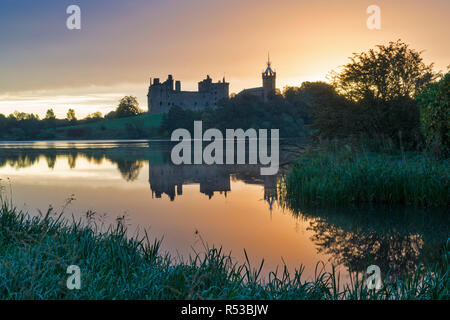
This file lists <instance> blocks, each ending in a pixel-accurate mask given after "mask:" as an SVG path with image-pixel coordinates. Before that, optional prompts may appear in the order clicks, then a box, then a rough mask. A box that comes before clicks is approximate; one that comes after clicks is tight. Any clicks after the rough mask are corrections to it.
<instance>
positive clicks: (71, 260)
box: [0, 204, 449, 299]
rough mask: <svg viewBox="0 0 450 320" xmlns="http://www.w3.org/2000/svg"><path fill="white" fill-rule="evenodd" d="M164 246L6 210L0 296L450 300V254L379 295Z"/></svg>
mask: <svg viewBox="0 0 450 320" xmlns="http://www.w3.org/2000/svg"><path fill="white" fill-rule="evenodd" d="M159 247H160V242H158V241H149V238H148V237H147V236H146V237H143V238H142V239H136V238H129V237H127V236H126V230H125V229H124V228H123V226H122V224H121V223H120V222H119V223H118V224H117V226H116V227H114V228H110V229H109V230H108V231H106V232H103V233H101V232H98V230H97V229H96V225H95V224H94V223H91V224H90V227H88V224H86V223H85V224H82V223H81V222H71V223H69V222H67V221H65V220H63V219H62V218H61V216H60V215H58V214H53V213H52V211H51V210H50V211H49V212H47V214H43V215H42V216H41V217H30V216H28V215H27V214H25V213H22V212H19V211H17V210H16V209H14V208H11V207H10V206H8V205H6V204H3V206H2V207H1V209H0V299H356V298H359V299H416V298H417V299H448V297H449V294H448V289H449V288H448V287H449V285H448V277H447V275H448V271H449V267H448V258H449V252H448V250H447V249H446V250H444V252H443V260H442V264H441V265H440V266H439V267H438V266H436V267H433V268H428V269H427V268H424V267H419V268H418V269H417V271H416V273H414V274H412V275H411V276H410V277H409V278H408V279H406V280H405V281H404V282H403V281H399V282H396V283H390V282H386V283H385V285H384V287H383V288H382V289H381V290H379V291H377V292H375V291H373V290H371V291H368V290H367V289H365V286H364V283H363V282H361V281H360V282H358V281H355V283H354V284H353V285H352V286H347V287H345V288H343V289H341V290H338V285H337V283H338V279H337V277H336V276H335V275H334V274H330V273H324V272H322V273H321V272H319V273H318V274H317V276H316V279H315V280H314V281H312V282H305V281H303V280H302V279H301V278H302V271H301V270H302V268H300V269H299V270H300V271H296V272H295V273H294V274H289V272H288V271H287V270H286V269H285V270H284V272H278V273H277V272H274V273H271V275H270V279H269V280H267V281H262V280H261V279H260V271H261V269H260V266H259V265H258V266H257V267H256V268H253V267H252V266H251V265H250V263H249V262H247V263H246V264H244V265H239V264H236V263H234V262H233V260H232V259H231V258H230V257H229V256H228V255H226V254H224V253H223V252H222V250H221V249H215V248H212V249H208V250H206V253H205V254H201V255H200V254H196V255H193V256H192V257H191V258H189V259H188V260H187V261H185V262H181V261H175V260H173V259H172V258H171V257H170V256H169V255H167V254H162V253H161V252H160V251H159ZM72 264H76V265H78V266H79V267H80V268H81V277H82V278H81V284H82V288H81V290H74V291H70V290H68V289H67V288H66V280H67V277H68V275H67V274H66V268H67V267H68V266H69V265H72Z"/></svg>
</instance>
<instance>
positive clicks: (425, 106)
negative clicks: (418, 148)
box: [417, 72, 450, 157]
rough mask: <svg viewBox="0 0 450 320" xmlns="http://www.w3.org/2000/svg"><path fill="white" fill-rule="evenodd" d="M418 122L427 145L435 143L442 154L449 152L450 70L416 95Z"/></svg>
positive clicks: (445, 154) (446, 154)
mask: <svg viewBox="0 0 450 320" xmlns="http://www.w3.org/2000/svg"><path fill="white" fill-rule="evenodd" d="M417 99H418V101H419V108H420V122H421V128H422V131H423V134H424V136H425V140H426V142H427V144H428V146H429V147H433V145H437V147H438V148H439V150H438V151H437V152H438V153H439V154H440V155H442V156H444V157H445V156H448V155H449V153H450V72H448V73H447V74H446V75H445V76H444V77H443V78H442V79H441V80H440V81H438V82H435V83H431V84H429V85H428V86H427V88H426V89H425V90H424V91H423V92H422V93H421V94H420V95H418V97H417Z"/></svg>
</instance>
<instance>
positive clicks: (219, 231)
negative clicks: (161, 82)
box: [0, 141, 450, 277]
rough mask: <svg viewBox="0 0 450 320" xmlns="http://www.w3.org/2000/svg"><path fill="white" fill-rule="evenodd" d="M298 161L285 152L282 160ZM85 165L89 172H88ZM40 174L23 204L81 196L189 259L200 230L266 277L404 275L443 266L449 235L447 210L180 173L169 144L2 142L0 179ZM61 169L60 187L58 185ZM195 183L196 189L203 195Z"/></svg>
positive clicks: (238, 174) (248, 169)
mask: <svg viewBox="0 0 450 320" xmlns="http://www.w3.org/2000/svg"><path fill="white" fill-rule="evenodd" d="M295 155H296V153H295V152H294V151H292V150H284V151H283V152H282V153H281V154H280V162H281V163H288V162H289V160H290V159H292V158H294V157H295ZM41 160H42V161H41ZM86 161H87V162H88V163H89V164H92V165H91V166H89V167H88V168H87V167H86ZM58 163H64V164H67V167H68V168H67V167H65V166H64V167H63V168H61V166H59V167H58ZM42 166H45V170H43V169H42ZM146 166H147V167H146ZM34 167H36V168H38V169H37V170H38V171H39V175H34V176H33V178H31V176H32V174H33V173H36V171H33V170H29V172H28V171H27V170H24V171H26V173H25V174H22V175H21V176H20V179H21V183H22V185H21V186H19V187H18V188H17V189H20V188H21V189H22V190H19V192H18V193H19V195H22V197H21V199H20V201H30V202H31V201H34V202H33V204H32V205H33V206H34V203H38V202H39V201H41V205H44V206H45V205H48V204H49V203H51V202H50V200H49V199H50V197H51V194H53V193H55V195H56V194H57V195H58V196H60V197H61V199H64V198H63V196H61V193H62V192H65V193H67V194H72V193H76V195H77V196H78V194H80V198H82V199H84V201H85V205H86V207H88V208H90V209H94V210H98V211H100V212H111V211H113V210H114V209H115V208H120V209H121V210H122V208H123V209H124V210H129V211H130V212H132V213H134V214H135V216H134V219H135V220H136V221H137V222H138V223H140V224H142V225H144V226H148V225H151V226H155V229H154V230H156V231H157V230H158V228H159V230H163V233H161V234H163V235H164V236H165V241H166V243H168V246H171V247H172V248H173V250H172V252H175V253H178V252H179V251H181V252H183V253H184V254H189V253H190V250H191V244H192V242H190V239H191V237H192V234H193V230H197V229H200V230H201V231H202V232H203V236H204V237H205V238H206V239H207V240H208V241H210V242H214V244H216V245H224V247H225V248H229V249H230V250H231V248H233V249H234V250H235V252H236V251H237V252H241V250H242V248H246V249H247V251H248V252H253V253H256V254H255V255H256V259H262V258H265V259H266V261H268V264H269V266H268V269H274V266H275V265H276V264H279V263H280V261H281V259H280V257H283V260H284V261H291V262H290V263H289V265H290V266H293V267H298V265H299V264H306V265H308V266H309V270H310V271H311V274H313V270H314V266H315V264H316V263H317V262H318V261H320V260H322V261H323V260H325V261H330V262H332V263H333V264H335V265H340V266H342V267H343V268H344V269H348V270H351V271H359V272H364V271H365V270H366V268H367V266H368V265H370V264H376V265H378V266H380V268H381V270H383V272H384V273H386V272H387V270H390V272H391V274H392V275H394V276H396V277H397V276H399V275H402V274H404V273H406V272H410V271H411V270H413V269H414V268H415V267H416V265H417V264H418V263H419V262H424V263H433V262H436V261H438V260H439V258H440V250H441V247H442V245H443V244H444V243H445V241H446V239H447V237H448V236H449V225H450V221H449V215H448V213H447V212H446V210H445V209H436V210H419V209H412V208H405V207H403V208H380V207H378V208H376V207H366V208H352V207H345V208H328V209H327V208H306V207H305V208H292V207H290V206H289V204H286V203H283V201H282V199H283V197H282V195H280V194H279V191H278V188H277V183H278V180H279V176H261V175H260V167H259V166H258V165H213V166H207V165H195V166H194V165H192V166H174V165H172V164H171V162H170V145H168V144H167V143H154V142H151V143H150V142H142V141H138V142H126V143H117V142H116V143H113V142H97V143H93V144H92V143H88V142H82V143H74V142H72V143H69V142H63V143H56V142H52V143H38V144H37V146H36V145H35V144H33V143H24V144H19V145H18V146H17V145H15V144H13V143H10V144H8V145H6V146H5V145H2V144H0V169H1V168H4V169H5V170H3V173H2V176H0V179H1V178H5V177H7V176H8V174H14V173H15V171H20V170H22V169H26V168H30V169H34ZM287 169H288V167H283V168H282V169H281V171H280V174H282V173H283V172H285V170H287ZM55 171H56V172H58V174H59V175H58V177H59V179H60V180H58V181H56V180H54V179H53V180H52V179H51V178H52V177H54V176H55V175H52V174H55ZM111 171H113V173H114V172H115V173H116V175H114V174H112V173H111ZM70 172H79V173H80V174H79V175H78V176H76V175H70ZM29 173H30V174H31V175H29ZM93 173H95V175H94V174H93ZM119 173H120V175H119ZM116 176H117V177H118V178H117V179H116ZM93 177H95V179H94V178H93ZM33 179H34V180H33ZM31 180H33V181H31ZM37 182H39V186H38V185H37ZM13 183H14V182H13ZM192 185H199V187H200V189H199V191H198V190H196V189H193V188H192ZM124 186H130V188H126V187H124ZM255 187H257V188H255ZM17 189H16V190H17ZM232 189H234V190H232ZM16 192H17V191H16ZM150 195H151V196H150ZM259 200H263V201H264V203H262V202H258V201H259ZM83 205H84V204H83ZM263 206H264V207H263ZM35 207H36V206H34V208H35ZM86 207H82V206H80V208H86ZM282 208H284V211H283V209H282ZM103 210H104V211H103ZM268 211H270V212H271V213H272V211H274V212H275V213H276V215H274V217H275V219H274V220H272V219H271V216H270V218H269V217H268V216H267V215H262V214H260V213H261V212H264V213H267V212H268ZM122 212H123V211H122ZM211 212H213V213H214V214H212V213H211ZM180 217H182V218H180ZM183 246H184V247H185V250H184V251H183V249H181V248H183Z"/></svg>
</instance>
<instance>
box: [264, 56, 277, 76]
mask: <svg viewBox="0 0 450 320" xmlns="http://www.w3.org/2000/svg"><path fill="white" fill-rule="evenodd" d="M270 65H271V62H270V52H267V69H266V71H264V75H265V76H273V75H275V72H274V71H273V70H272V67H271V66H270Z"/></svg>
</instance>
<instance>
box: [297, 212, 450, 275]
mask: <svg viewBox="0 0 450 320" xmlns="http://www.w3.org/2000/svg"><path fill="white" fill-rule="evenodd" d="M292 212H293V214H294V216H296V217H298V218H301V219H307V220H308V221H309V225H310V226H309V228H308V229H309V230H311V231H313V236H312V237H311V240H312V241H313V242H314V243H315V244H316V246H317V251H318V253H319V254H327V255H329V256H331V259H330V260H331V262H333V263H334V264H335V265H341V266H345V267H346V269H348V270H349V271H351V272H360V273H361V272H362V273H363V272H365V270H366V269H367V266H368V265H370V264H375V265H378V266H379V267H380V268H381V270H384V272H387V271H389V273H390V275H391V276H393V277H394V278H399V277H400V276H402V275H405V274H406V273H410V272H412V271H414V270H415V268H416V267H417V265H418V264H419V263H425V264H433V263H435V262H438V261H439V258H440V256H441V253H442V251H441V250H442V247H443V245H444V243H445V242H446V240H447V238H448V236H449V234H450V233H449V231H450V230H449V226H450V220H449V215H448V213H446V212H445V210H443V209H417V208H406V207H389V208H388V207H373V206H365V207H345V208H328V209H326V208H303V209H299V208H297V209H296V210H293V211H292Z"/></svg>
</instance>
